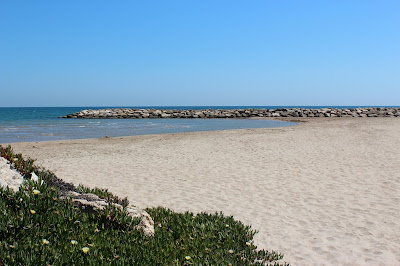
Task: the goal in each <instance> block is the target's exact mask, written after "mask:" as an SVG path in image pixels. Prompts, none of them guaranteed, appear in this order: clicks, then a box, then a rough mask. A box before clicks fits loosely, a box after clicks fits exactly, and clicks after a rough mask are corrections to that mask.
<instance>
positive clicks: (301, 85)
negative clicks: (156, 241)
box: [0, 0, 400, 107]
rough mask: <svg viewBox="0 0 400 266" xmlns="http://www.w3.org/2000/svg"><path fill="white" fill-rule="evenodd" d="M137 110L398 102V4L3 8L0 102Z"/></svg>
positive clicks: (342, 1) (347, 0) (338, 1)
mask: <svg viewBox="0 0 400 266" xmlns="http://www.w3.org/2000/svg"><path fill="white" fill-rule="evenodd" d="M135 105H136V106H171V105H263V106H267V105H400V1H399V0H393V1H388V0H376V1H369V0H360V1H356V0H326V1H325V0H324V1H322V0H318V1H307V0H304V1H298V0H293V1H290V0H284V1H283V0H282V1H280V0H279V1H277V0H270V1H269V0H261V1H256V0H249V1H245V0H242V1H235V0H227V1H223V0H211V1H208V0H198V1H196V0H190V1H186V0H182V1H174V0H168V1H164V0H159V1H151V0H146V1H133V0H129V1H122V0H118V1H101V0H93V1H91V0H82V1H81V0H79V1H78V0H68V1H64V0H56V1H55V0H51V1H50V0H49V1H41V0H35V1H32V0H29V1H19V0H1V1H0V106H2V107H6V106H135Z"/></svg>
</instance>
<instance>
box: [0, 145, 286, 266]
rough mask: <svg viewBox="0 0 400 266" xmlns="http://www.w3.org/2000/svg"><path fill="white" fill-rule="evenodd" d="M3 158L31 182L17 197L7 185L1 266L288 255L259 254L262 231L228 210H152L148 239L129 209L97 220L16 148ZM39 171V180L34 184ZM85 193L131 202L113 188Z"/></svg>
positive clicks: (256, 261)
mask: <svg viewBox="0 0 400 266" xmlns="http://www.w3.org/2000/svg"><path fill="white" fill-rule="evenodd" d="M0 155H1V156H2V157H5V158H6V159H8V160H9V161H10V162H13V167H15V168H16V169H17V170H18V171H19V172H20V173H22V174H23V175H24V176H25V178H26V179H27V180H26V182H25V183H24V185H23V186H21V187H20V190H19V191H18V192H16V193H14V192H13V191H12V190H10V189H8V188H7V189H3V188H0V252H1V253H0V264H1V265H74V264H75V265H109V264H111V265H191V264H194V265H229V264H231V265H263V264H266V263H271V262H272V264H277V263H276V262H275V261H276V260H280V259H282V257H283V256H282V255H280V254H277V253H275V252H268V251H265V250H257V249H256V246H254V244H253V241H252V239H253V236H254V234H255V233H256V232H255V231H253V230H251V228H250V226H245V225H243V224H242V223H241V222H239V221H235V220H234V219H233V217H225V216H224V215H222V214H221V213H220V214H218V213H216V214H207V213H200V214H197V215H194V214H192V213H189V212H186V213H175V212H173V211H171V210H168V209H165V208H160V207H159V208H149V209H146V211H147V212H148V213H149V214H150V216H151V217H152V218H153V220H154V222H155V227H156V228H155V229H156V232H155V236H154V237H147V236H145V235H144V234H143V233H142V232H141V231H139V230H136V225H137V224H138V223H139V220H136V219H132V218H131V217H129V216H128V215H127V214H126V213H125V212H124V211H123V210H118V209H116V208H112V207H109V208H107V209H106V210H105V211H103V212H99V213H97V214H91V215H89V214H86V213H83V212H81V211H80V210H79V209H76V208H75V207H74V206H73V204H72V202H71V200H70V199H66V200H62V199H60V194H61V192H62V190H63V189H66V187H70V188H71V187H72V188H74V187H73V186H72V185H71V184H66V183H64V182H62V180H59V179H57V178H56V177H55V175H54V174H53V173H51V172H49V171H47V170H45V169H43V168H38V167H36V166H35V165H34V162H33V160H31V159H28V160H24V159H23V158H22V156H21V155H20V154H14V153H13V151H12V149H11V147H7V148H3V147H1V146H0ZM32 171H34V172H35V173H36V175H38V177H39V181H38V182H34V181H32V180H30V176H31V173H32ZM42 180H43V181H44V182H41V181H42ZM74 189H76V188H74ZM78 189H79V190H81V191H85V192H91V193H95V194H97V195H99V196H100V197H102V198H104V199H107V200H108V201H109V202H117V203H123V205H124V206H127V205H128V202H127V200H126V199H123V200H121V199H119V198H118V197H116V196H113V195H112V194H111V193H110V192H108V191H107V190H102V189H97V188H96V189H93V190H92V189H88V188H84V187H79V188H78Z"/></svg>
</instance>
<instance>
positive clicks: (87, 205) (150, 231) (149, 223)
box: [67, 191, 154, 236]
mask: <svg viewBox="0 0 400 266" xmlns="http://www.w3.org/2000/svg"><path fill="white" fill-rule="evenodd" d="M67 195H68V196H69V197H71V198H72V202H73V204H74V205H75V206H77V207H79V208H80V209H82V211H84V212H86V213H95V212H98V211H102V210H105V209H106V207H107V206H108V205H109V203H108V202H106V201H105V200H103V199H101V198H100V197H99V196H97V195H95V194H92V193H78V192H74V191H69V192H68V194H67ZM111 205H112V206H115V207H116V208H118V209H120V210H122V209H123V207H122V206H121V205H120V204H116V203H113V204H111ZM126 212H127V213H128V215H129V216H131V217H132V218H140V222H139V224H138V226H137V229H138V230H141V231H142V232H143V233H144V234H145V235H147V236H154V221H153V219H152V218H151V217H150V215H149V214H148V213H147V212H146V211H144V210H142V209H139V208H138V207H136V206H129V207H127V208H126Z"/></svg>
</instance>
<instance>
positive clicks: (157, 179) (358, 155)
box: [11, 118, 400, 265]
mask: <svg viewBox="0 0 400 266" xmlns="http://www.w3.org/2000/svg"><path fill="white" fill-rule="evenodd" d="M287 119H292V118H287ZM277 120H278V119H277ZM279 120H283V121H285V120H286V119H282V118H279ZM295 120H297V121H296V122H297V123H299V122H300V124H299V125H297V126H290V127H277V128H260V129H240V130H221V131H205V132H185V133H169V134H156V135H141V136H128V137H116V138H106V139H105V138H94V139H79V140H64V141H49V142H47V141H46V142H38V143H37V142H31V143H29V142H20V143H11V145H12V147H13V148H14V150H15V151H16V152H21V153H22V154H23V155H24V156H29V157H31V158H34V159H37V162H38V163H39V164H42V165H43V166H44V167H46V168H47V169H48V170H50V171H53V172H55V174H56V175H57V176H58V177H59V178H61V179H63V180H64V181H66V182H72V183H74V184H75V185H77V184H79V183H82V184H84V185H87V186H90V187H101V188H107V189H109V190H110V191H111V192H113V193H115V194H116V195H118V196H121V197H125V196H128V198H129V200H130V202H131V203H132V204H135V205H138V206H139V207H141V208H145V207H148V206H164V207H167V208H171V209H173V210H175V211H180V212H184V211H193V212H202V211H206V212H211V213H214V212H215V211H217V212H219V211H222V212H223V213H224V214H225V215H233V216H234V218H235V219H238V220H241V221H242V222H243V223H245V224H248V225H251V226H252V227H253V229H256V230H258V231H259V233H258V234H256V236H255V244H256V245H257V246H259V248H265V249H268V250H275V251H277V252H282V253H283V254H284V255H285V257H284V260H286V261H289V262H291V263H292V264H293V265H297V264H298V265H303V264H307V263H308V264H320V265H321V264H350V263H352V264H373V263H385V264H386V265H388V264H389V265H395V264H399V263H400V251H399V250H400V243H398V239H400V222H399V221H400V207H399V206H400V204H399V203H400V196H399V195H398V193H396V191H399V190H400V180H399V176H400V166H399V164H398V158H400V140H399V138H398V135H400V120H399V119H398V118H379V119H378V118H376V119H373V118H368V119H362V118H314V119H313V118H296V119H295ZM293 122H294V121H293ZM33 146H35V148H33Z"/></svg>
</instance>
